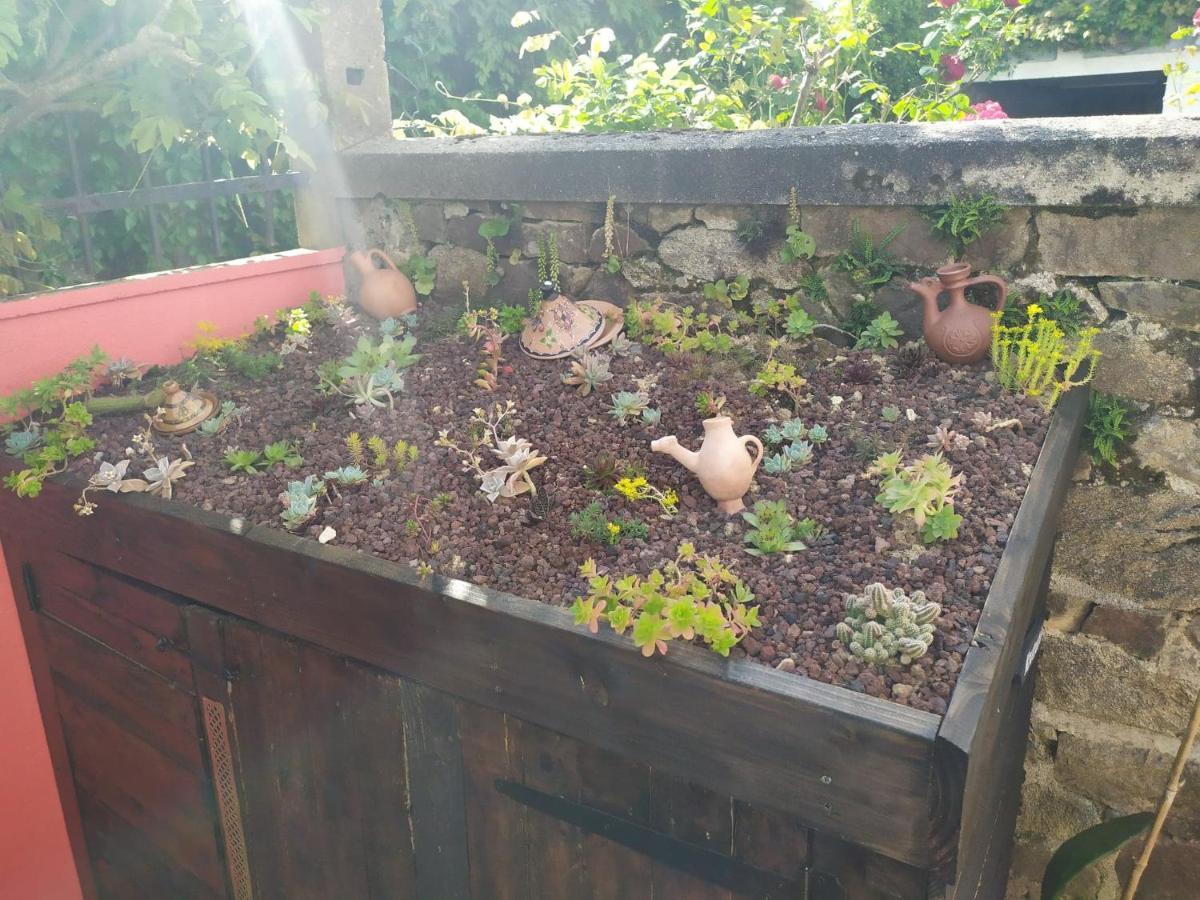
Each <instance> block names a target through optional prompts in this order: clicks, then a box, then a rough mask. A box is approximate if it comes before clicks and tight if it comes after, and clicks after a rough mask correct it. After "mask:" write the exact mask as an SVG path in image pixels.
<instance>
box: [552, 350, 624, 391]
mask: <svg viewBox="0 0 1200 900" xmlns="http://www.w3.org/2000/svg"><path fill="white" fill-rule="evenodd" d="M608 366H609V358H608V356H606V355H605V354H603V353H584V354H583V355H582V356H580V357H579V358H578V359H575V360H572V361H571V371H570V372H568V373H567V374H566V375H564V376H563V377H562V380H563V384H570V385H574V386H575V388H576V391H577V392H578V393H579V396H580V397H586V396H587V395H588V394H590V393H591V392H592V391H594V390H595V389H596V388H598V387H600V385H602V384H604V382H606V381H611V380H612V377H613V375H612V372H610V371H609V370H608Z"/></svg>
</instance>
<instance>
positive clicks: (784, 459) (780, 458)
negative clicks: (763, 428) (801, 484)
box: [763, 453, 792, 475]
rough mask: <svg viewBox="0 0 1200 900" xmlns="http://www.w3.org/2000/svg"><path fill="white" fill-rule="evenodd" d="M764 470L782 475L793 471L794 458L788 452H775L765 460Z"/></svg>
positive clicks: (771, 473)
mask: <svg viewBox="0 0 1200 900" xmlns="http://www.w3.org/2000/svg"><path fill="white" fill-rule="evenodd" d="M763 471H764V472H766V473H767V474H768V475H782V474H784V473H785V472H790V471H792V459H791V457H790V456H788V455H787V454H786V453H775V454H773V455H771V456H768V457H767V458H766V459H764V460H763Z"/></svg>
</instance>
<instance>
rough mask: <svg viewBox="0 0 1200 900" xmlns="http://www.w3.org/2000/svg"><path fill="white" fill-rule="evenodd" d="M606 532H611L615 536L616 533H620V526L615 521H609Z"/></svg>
mask: <svg viewBox="0 0 1200 900" xmlns="http://www.w3.org/2000/svg"><path fill="white" fill-rule="evenodd" d="M608 533H609V534H611V535H612V536H613V537H616V536H617V535H618V534H620V533H621V526H620V525H618V524H617V523H616V522H609V523H608Z"/></svg>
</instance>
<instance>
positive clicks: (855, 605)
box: [836, 583, 942, 666]
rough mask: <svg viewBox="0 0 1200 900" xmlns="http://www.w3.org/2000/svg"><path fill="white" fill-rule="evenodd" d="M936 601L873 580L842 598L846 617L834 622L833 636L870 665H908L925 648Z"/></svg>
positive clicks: (936, 610) (936, 613)
mask: <svg viewBox="0 0 1200 900" xmlns="http://www.w3.org/2000/svg"><path fill="white" fill-rule="evenodd" d="M941 613H942V607H941V605H940V604H937V603H932V602H930V601H927V600H926V599H925V592H924V591H915V592H914V593H913V595H912V596H911V597H908V596H906V595H905V593H904V591H902V590H900V589H899V588H896V589H895V590H891V591H889V590H888V589H887V588H885V587H884V586H883V585H882V584H879V583H875V584H872V585H871V586H870V587H868V588H867V589H866V591H864V592H863V593H862V594H860V595H858V596H851V597H847V598H846V618H845V619H844V620H843V621H841V622H839V623H838V625H837V629H836V630H837V638H838V640H839V641H841V642H842V644H843V645H845V647H846V648H847V649H848V650H849V651H850V652H851V653H853V654H854V655H855V656H856V657H858V658H859V659H861V660H862V661H863V662H865V663H867V664H868V665H872V666H886V665H888V664H890V663H894V662H899V663H900V665H902V666H907V665H911V664H912V663H913V662H915V661H916V660H918V659H920V658H921V657H922V656H924V655H925V654H926V653H928V652H929V648H930V646H931V645H932V644H933V635H934V631H935V626H934V622H935V621H936V619H937V617H938V616H939V615H941Z"/></svg>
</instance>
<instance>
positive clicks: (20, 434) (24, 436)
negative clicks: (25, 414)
mask: <svg viewBox="0 0 1200 900" xmlns="http://www.w3.org/2000/svg"><path fill="white" fill-rule="evenodd" d="M41 442H42V435H41V432H39V431H38V427H37V426H36V425H33V426H31V427H29V428H27V429H25V430H24V431H13V432H11V433H10V434H9V435H8V437H6V438H5V439H4V452H5V453H7V454H8V455H9V456H24V455H25V454H26V453H28V452H29V451H30V450H32V449H33V448H34V447H36V446H38V445H39V444H40V443H41Z"/></svg>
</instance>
